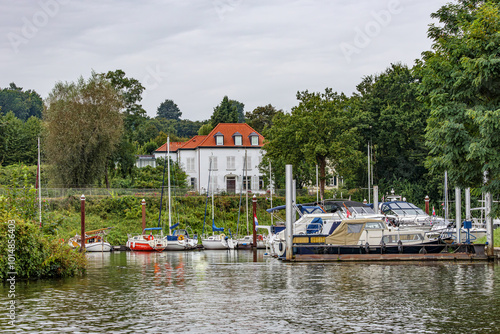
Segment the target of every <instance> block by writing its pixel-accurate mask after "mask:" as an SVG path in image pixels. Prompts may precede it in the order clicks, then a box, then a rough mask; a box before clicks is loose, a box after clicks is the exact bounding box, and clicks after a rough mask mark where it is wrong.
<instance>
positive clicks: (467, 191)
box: [465, 188, 472, 220]
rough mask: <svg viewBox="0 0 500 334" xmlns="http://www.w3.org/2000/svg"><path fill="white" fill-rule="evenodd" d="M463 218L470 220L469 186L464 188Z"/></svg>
mask: <svg viewBox="0 0 500 334" xmlns="http://www.w3.org/2000/svg"><path fill="white" fill-rule="evenodd" d="M465 220H472V218H471V214H470V188H465Z"/></svg>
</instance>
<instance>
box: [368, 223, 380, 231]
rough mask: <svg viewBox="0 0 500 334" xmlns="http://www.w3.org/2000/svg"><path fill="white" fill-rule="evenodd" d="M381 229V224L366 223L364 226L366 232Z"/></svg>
mask: <svg viewBox="0 0 500 334" xmlns="http://www.w3.org/2000/svg"><path fill="white" fill-rule="evenodd" d="M383 228H384V223H382V222H367V223H366V224H365V229H366V230H371V229H383Z"/></svg>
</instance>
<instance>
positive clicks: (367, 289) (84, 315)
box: [0, 251, 500, 333]
mask: <svg viewBox="0 0 500 334" xmlns="http://www.w3.org/2000/svg"><path fill="white" fill-rule="evenodd" d="M87 256H88V258H89V268H88V271H87V274H86V275H85V276H84V277H76V278H66V279H59V280H37V281H28V282H23V281H18V282H16V298H15V301H16V306H17V308H16V322H15V327H11V326H9V324H8V323H7V320H6V316H7V306H6V305H8V302H9V300H10V299H8V297H7V292H8V288H9V286H8V285H7V284H3V285H0V289H1V294H0V302H1V305H2V309H1V310H0V317H1V322H0V332H2V333H4V332H7V333H8V332H16V333H18V332H27V333H500V266H499V265H498V263H497V264H493V263H475V264H463V263H461V264H460V263H450V262H446V263H411V264H408V263H405V264H402V263H369V264H359V263H328V264H324V263H323V264H319V263H307V264H300V263H295V264H289V263H283V262H281V261H279V260H277V259H274V258H268V257H266V256H264V252H263V251H259V252H257V253H256V254H254V253H252V252H251V251H238V252H236V251H192V252H164V253H138V252H115V253H111V254H110V253H105V254H101V253H94V254H88V255H87Z"/></svg>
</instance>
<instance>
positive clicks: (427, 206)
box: [424, 195, 430, 214]
mask: <svg viewBox="0 0 500 334" xmlns="http://www.w3.org/2000/svg"><path fill="white" fill-rule="evenodd" d="M424 200H425V213H426V214H429V201H430V198H429V195H425V199H424Z"/></svg>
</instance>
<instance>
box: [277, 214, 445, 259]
mask: <svg viewBox="0 0 500 334" xmlns="http://www.w3.org/2000/svg"><path fill="white" fill-rule="evenodd" d="M292 245H293V253H294V254H318V255H320V254H339V255H341V254H371V253H372V254H419V253H425V254H427V253H433V254H434V253H440V252H442V251H443V250H444V248H445V247H446V242H444V240H442V239H438V240H431V239H429V238H428V236H427V235H426V234H425V232H424V231H422V230H418V229H416V230H410V229H399V228H391V227H389V226H387V224H386V222H385V221H384V220H382V219H371V218H361V219H343V220H342V221H341V222H340V224H339V225H338V226H337V227H336V228H335V229H334V230H333V231H332V232H331V233H323V230H321V229H317V232H313V231H312V233H311V231H310V232H308V233H305V234H301V233H300V232H299V233H294V235H293V241H292ZM285 246H286V245H285V244H284V243H283V242H281V243H280V245H279V249H284V248H285ZM281 253H282V254H281V255H280V257H281V258H283V257H285V256H286V252H285V251H284V250H283V251H282V252H281Z"/></svg>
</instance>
